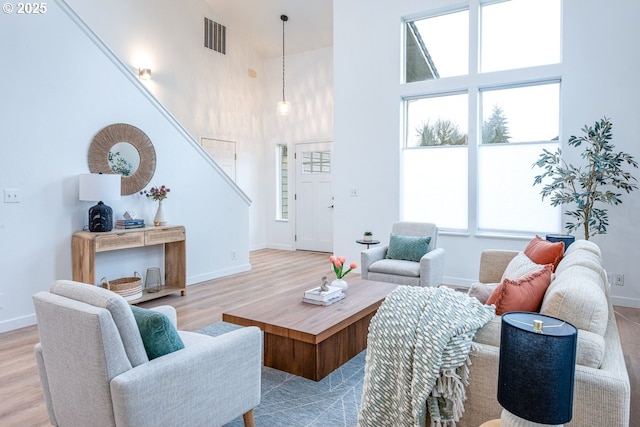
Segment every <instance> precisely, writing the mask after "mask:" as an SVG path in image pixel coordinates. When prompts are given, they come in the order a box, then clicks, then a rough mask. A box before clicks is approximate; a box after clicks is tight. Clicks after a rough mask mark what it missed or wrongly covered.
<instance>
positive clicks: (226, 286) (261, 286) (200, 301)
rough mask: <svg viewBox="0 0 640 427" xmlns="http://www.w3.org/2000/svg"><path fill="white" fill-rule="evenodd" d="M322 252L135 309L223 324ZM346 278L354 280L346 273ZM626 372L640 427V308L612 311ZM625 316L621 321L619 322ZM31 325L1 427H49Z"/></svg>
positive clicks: (7, 336) (12, 342)
mask: <svg viewBox="0 0 640 427" xmlns="http://www.w3.org/2000/svg"><path fill="white" fill-rule="evenodd" d="M328 257H329V255H328V254H326V253H318V252H307V251H294V252H291V251H279V250H274V249H263V250H259V251H254V252H252V253H251V259H250V262H251V265H252V269H251V271H248V272H245V273H240V274H236V275H233V276H230V277H224V278H220V279H216V280H210V281H207V282H203V283H200V284H197V285H192V286H189V288H188V292H187V295H186V296H184V297H181V296H178V295H171V296H167V297H164V298H160V299H158V300H154V301H147V302H145V303H142V304H140V305H141V306H142V307H154V306H157V305H164V304H169V305H173V306H174V307H175V308H176V310H177V312H178V327H179V328H180V329H182V330H187V331H196V330H198V329H201V328H203V327H205V326H208V325H210V324H212V323H214V322H218V321H220V320H222V312H223V311H225V310H229V309H232V308H236V307H240V306H242V305H245V304H247V303H249V302H252V301H255V300H256V299H257V298H262V297H264V296H265V295H267V296H268V295H271V294H274V293H281V292H287V290H288V289H289V288H292V287H295V285H298V284H300V283H308V284H309V285H310V286H309V288H311V287H313V286H317V285H319V284H320V283H321V277H322V276H323V275H326V276H328V277H329V278H331V277H332V276H331V275H332V274H333V271H332V270H331V265H330V263H329V260H328ZM349 277H357V275H355V274H353V273H351V274H350V275H349V276H347V278H349ZM616 312H617V313H618V314H617V315H616V317H617V320H618V327H619V330H620V336H621V339H622V346H623V350H624V354H625V361H626V364H627V370H628V371H629V378H630V380H631V402H632V403H631V417H630V419H631V423H630V427H640V309H634V308H627V307H616ZM623 316H624V317H623ZM37 342H38V330H37V327H36V326H29V327H26V328H22V329H18V330H15V331H11V332H5V333H3V334H0V425H1V426H3V427H25V426H33V427H40V426H48V425H49V419H48V417H47V410H46V407H45V404H44V398H43V397H42V391H41V389H40V380H39V379H38V374H37V372H36V363H35V358H34V355H33V346H34V345H35V344H36V343H37Z"/></svg>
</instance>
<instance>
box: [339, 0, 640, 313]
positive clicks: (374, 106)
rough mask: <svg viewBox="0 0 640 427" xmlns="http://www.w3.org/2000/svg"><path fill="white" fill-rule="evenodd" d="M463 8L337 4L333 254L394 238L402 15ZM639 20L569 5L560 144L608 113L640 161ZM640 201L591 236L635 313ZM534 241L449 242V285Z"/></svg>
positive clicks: (412, 1) (614, 211) (632, 200)
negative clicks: (483, 256)
mask: <svg viewBox="0 0 640 427" xmlns="http://www.w3.org/2000/svg"><path fill="white" fill-rule="evenodd" d="M458 4H459V2H457V1H456V0H434V1H431V2H424V1H419V0H402V1H394V2H371V1H367V0H352V1H349V2H341V1H336V2H334V90H335V92H334V98H335V109H334V114H335V126H334V133H335V143H334V154H335V156H334V159H335V163H334V165H335V167H334V171H335V173H334V188H335V195H336V204H335V205H336V207H335V218H336V220H335V221H334V224H335V227H334V242H335V243H334V249H335V252H336V253H339V254H341V255H345V256H347V258H348V259H350V260H359V252H360V250H361V248H360V247H358V245H356V244H355V243H354V240H355V239H357V238H359V237H360V235H361V234H362V232H363V231H364V230H368V229H370V230H372V231H373V232H374V234H375V235H376V236H377V237H379V238H380V240H382V241H385V240H387V241H388V237H387V236H388V235H389V232H390V229H391V223H392V222H393V221H396V220H398V219H399V211H400V195H399V191H398V189H399V183H400V181H399V179H400V168H399V164H400V158H399V154H400V151H399V147H400V131H399V130H400V120H401V115H400V108H401V104H400V94H401V85H400V83H399V82H400V79H401V77H400V65H401V55H400V54H401V50H400V46H401V33H402V18H403V17H406V16H415V15H416V14H420V13H422V12H424V11H426V10H429V9H433V10H443V9H446V7H447V6H451V5H458ZM365 10H366V19H364V15H363V11H365ZM637 16H640V2H630V1H625V0H615V1H604V0H588V1H583V0H565V1H564V10H563V19H564V34H563V55H564V61H563V67H564V73H563V92H562V100H561V102H562V111H563V113H562V119H561V129H562V130H561V132H562V134H561V138H562V140H563V141H566V140H567V139H568V137H569V136H570V135H573V134H577V133H579V132H580V129H581V128H582V126H583V125H584V124H593V122H595V121H596V120H598V119H599V118H601V117H602V116H605V115H606V116H608V117H611V118H612V120H613V123H614V142H615V144H616V148H617V149H618V150H623V151H626V152H629V153H630V154H632V155H634V156H636V158H640V153H639V150H638V145H637V141H636V139H637V136H636V135H637V132H635V125H636V123H637V117H638V115H639V113H640V101H639V100H638V97H637V94H638V93H640V81H639V80H638V79H637V75H638V71H639V67H640V58H639V57H638V55H637V54H636V52H635V50H634V48H633V46H634V45H633V43H634V41H635V40H637V39H638V38H640V28H638V26H637V25H636V24H635V23H634V22H633V20H634V18H635V17H637ZM585 23H588V24H585ZM565 151H566V150H565ZM635 175H636V176H637V177H640V173H638V171H635ZM351 188H357V189H358V193H359V197H358V198H353V197H349V191H350V189H351ZM639 204H640V191H635V192H633V193H631V194H630V195H625V196H624V198H623V204H622V205H619V206H614V207H612V208H611V209H610V224H611V225H610V227H609V233H608V234H607V235H605V236H596V237H595V238H593V241H594V242H596V243H598V244H599V245H600V247H601V249H602V251H603V258H604V264H605V267H606V268H607V270H609V271H613V272H619V273H624V274H625V286H624V287H613V288H612V294H613V296H614V302H615V303H617V304H621V305H629V306H636V307H640V265H639V264H638V263H637V262H636V260H637V258H638V249H637V245H636V242H635V240H636V238H637V237H638V235H639V233H638V228H637V226H636V223H637V220H638V212H639V211H638V205H639ZM527 241H528V239H506V238H505V239H501V238H487V237H476V236H473V235H470V236H454V235H442V236H441V237H440V238H439V245H440V246H441V247H443V248H445V250H446V251H447V261H446V267H445V276H446V281H447V282H450V283H460V284H465V283H470V282H471V281H473V280H474V279H475V278H477V272H478V262H479V254H480V252H481V250H482V249H485V248H502V249H519V250H521V249H522V248H523V247H524V245H525V244H526V243H527Z"/></svg>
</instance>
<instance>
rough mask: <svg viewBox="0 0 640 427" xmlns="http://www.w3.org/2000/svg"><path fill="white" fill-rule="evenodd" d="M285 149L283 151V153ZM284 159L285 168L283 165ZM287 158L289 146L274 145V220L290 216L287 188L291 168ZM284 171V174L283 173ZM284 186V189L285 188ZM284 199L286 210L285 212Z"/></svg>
mask: <svg viewBox="0 0 640 427" xmlns="http://www.w3.org/2000/svg"><path fill="white" fill-rule="evenodd" d="M283 151H285V153H283ZM285 161H286V169H285V168H284V167H283V164H284V162H285ZM290 164H291V162H290V159H289V146H288V145H287V144H277V145H276V221H283V222H288V221H289V218H290V215H289V214H290V211H289V207H290V203H289V189H290V188H291V179H290V178H291V168H290ZM283 171H285V172H286V176H285V175H284V174H283ZM285 186H286V189H285ZM285 201H286V212H285Z"/></svg>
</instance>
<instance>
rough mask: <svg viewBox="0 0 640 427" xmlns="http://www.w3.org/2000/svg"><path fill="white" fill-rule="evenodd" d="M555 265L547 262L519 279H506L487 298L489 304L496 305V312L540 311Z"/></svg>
mask: <svg viewBox="0 0 640 427" xmlns="http://www.w3.org/2000/svg"><path fill="white" fill-rule="evenodd" d="M552 270H553V265H551V264H547V265H545V266H544V268H543V269H542V270H540V271H535V272H533V273H531V274H528V275H527V276H524V277H521V278H519V279H504V280H503V281H502V282H500V285H499V286H498V287H497V288H496V289H495V290H494V291H493V292H492V293H491V295H490V296H489V299H487V302H486V304H487V305H495V306H496V314H497V315H501V314H504V313H506V312H509V311H535V312H538V311H540V306H541V305H542V298H543V297H544V293H545V292H546V291H547V288H548V287H549V285H550V284H551V272H552Z"/></svg>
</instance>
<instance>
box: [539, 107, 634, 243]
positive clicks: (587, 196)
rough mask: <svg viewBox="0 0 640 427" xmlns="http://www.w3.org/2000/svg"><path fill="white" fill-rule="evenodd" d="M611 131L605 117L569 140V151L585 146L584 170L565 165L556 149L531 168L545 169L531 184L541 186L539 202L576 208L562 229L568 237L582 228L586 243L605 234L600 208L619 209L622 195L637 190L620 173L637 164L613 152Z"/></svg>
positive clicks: (605, 219) (630, 179)
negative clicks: (606, 206)
mask: <svg viewBox="0 0 640 427" xmlns="http://www.w3.org/2000/svg"><path fill="white" fill-rule="evenodd" d="M611 127H612V124H611V121H610V120H609V119H607V118H606V117H605V118H603V119H602V120H600V121H597V122H596V123H595V124H594V125H593V126H585V127H583V128H582V132H584V135H582V136H571V137H570V138H569V141H568V144H569V146H570V147H576V148H578V147H581V146H583V144H584V146H583V152H582V153H581V157H582V158H583V159H584V160H585V161H586V163H587V164H586V165H585V166H579V167H576V166H573V165H570V164H567V162H565V160H564V159H563V158H562V150H561V149H559V148H558V150H557V151H556V152H555V153H552V152H550V151H549V150H543V153H542V154H540V157H539V158H538V161H537V162H535V163H534V164H533V167H536V166H537V167H539V168H542V169H544V172H543V173H542V174H540V175H538V176H536V177H535V181H534V184H533V185H537V184H543V187H542V190H541V191H540V194H541V195H542V199H543V200H544V199H545V198H546V197H550V202H551V206H558V205H560V204H563V205H569V204H575V209H573V210H567V211H566V212H565V214H566V215H567V216H569V217H570V218H571V220H570V221H569V222H567V223H566V224H565V228H566V229H567V231H568V232H569V233H571V232H573V231H574V230H576V229H578V228H579V227H580V226H582V227H583V229H584V238H585V239H586V240H589V237H591V236H593V235H595V234H606V233H607V226H608V225H609V217H608V214H607V209H603V208H601V207H599V206H600V204H603V203H604V204H608V205H618V204H620V203H622V200H620V196H622V191H625V192H627V193H629V192H631V191H633V190H634V189H636V188H638V186H637V185H636V184H635V183H634V181H637V180H636V178H634V177H633V176H632V175H631V174H630V173H629V172H626V171H624V170H623V166H624V165H625V164H627V165H631V166H633V167H634V168H637V167H638V163H637V162H636V161H635V160H634V159H633V156H631V155H629V154H627V153H624V152H622V151H621V152H618V153H616V152H614V148H615V146H614V145H613V144H612V143H611V136H612V133H611ZM543 180H544V182H543Z"/></svg>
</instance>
